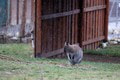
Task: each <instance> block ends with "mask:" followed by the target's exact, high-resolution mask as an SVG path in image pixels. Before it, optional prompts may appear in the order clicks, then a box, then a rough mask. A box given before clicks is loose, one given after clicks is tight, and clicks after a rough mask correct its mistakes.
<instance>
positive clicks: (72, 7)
mask: <svg viewBox="0 0 120 80" xmlns="http://www.w3.org/2000/svg"><path fill="white" fill-rule="evenodd" d="M71 1H72V2H71V3H72V5H71V10H74V9H75V5H74V4H75V2H76V0H74V1H73V0H71ZM71 16H72V44H74V40H75V27H76V26H75V15H74V14H73V15H71Z"/></svg>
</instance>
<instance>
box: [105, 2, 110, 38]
mask: <svg viewBox="0 0 120 80" xmlns="http://www.w3.org/2000/svg"><path fill="white" fill-rule="evenodd" d="M105 1H106V11H105V15H106V16H105V40H108V18H109V0H105Z"/></svg>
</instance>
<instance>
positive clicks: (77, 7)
mask: <svg viewBox="0 0 120 80" xmlns="http://www.w3.org/2000/svg"><path fill="white" fill-rule="evenodd" d="M73 1H74V0H73ZM79 4H80V3H79V0H75V1H74V6H75V8H74V9H79ZM78 16H79V14H75V17H74V18H75V22H74V24H75V25H74V26H75V31H74V33H75V35H74V36H75V39H74V43H78V24H79V23H78ZM83 29H84V28H83ZM82 41H83V40H82Z"/></svg>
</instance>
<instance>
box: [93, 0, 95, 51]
mask: <svg viewBox="0 0 120 80" xmlns="http://www.w3.org/2000/svg"><path fill="white" fill-rule="evenodd" d="M95 5H96V0H93V6H95ZM95 12H96V11H93V28H94V30H93V38H96V16H95V15H96V14H95ZM94 49H96V42H95V43H94Z"/></svg>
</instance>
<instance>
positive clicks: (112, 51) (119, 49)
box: [85, 45, 120, 57]
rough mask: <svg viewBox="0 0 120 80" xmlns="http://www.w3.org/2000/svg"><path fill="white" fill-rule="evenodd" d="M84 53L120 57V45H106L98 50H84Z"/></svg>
mask: <svg viewBox="0 0 120 80" xmlns="http://www.w3.org/2000/svg"><path fill="white" fill-rule="evenodd" d="M85 53H89V54H97V55H106V56H116V57H120V45H114V46H108V47H106V48H104V49H98V50H85Z"/></svg>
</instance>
